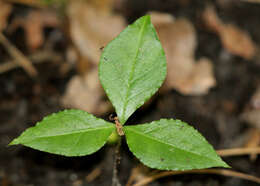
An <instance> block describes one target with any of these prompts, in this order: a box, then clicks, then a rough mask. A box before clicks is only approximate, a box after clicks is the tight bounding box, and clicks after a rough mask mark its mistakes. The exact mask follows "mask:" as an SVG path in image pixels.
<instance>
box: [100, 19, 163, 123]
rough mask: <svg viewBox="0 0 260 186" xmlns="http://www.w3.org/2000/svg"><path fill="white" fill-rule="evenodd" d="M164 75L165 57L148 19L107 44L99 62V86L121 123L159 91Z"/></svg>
mask: <svg viewBox="0 0 260 186" xmlns="http://www.w3.org/2000/svg"><path fill="white" fill-rule="evenodd" d="M165 76H166V58H165V54H164V51H163V48H162V46H161V43H160V41H159V39H158V37H157V34H156V31H155V29H154V27H153V25H152V24H151V20H150V16H144V17H141V18H140V19H138V20H137V21H136V22H135V23H133V24H132V25H130V26H128V27H127V28H126V29H125V30H124V31H123V32H121V33H120V34H119V36H118V37H116V38H115V39H114V40H113V41H112V42H110V43H109V44H108V45H107V46H106V47H105V49H104V51H103V53H102V56H101V59H100V63H99V78H100V81H101V84H102V86H103V87H104V89H105V92H106V94H107V95H108V97H109V99H110V101H111V102H112V104H113V106H114V107H115V110H116V113H117V115H118V117H119V121H120V123H121V124H124V123H125V122H126V120H127V119H128V118H129V117H130V115H131V114H132V113H133V112H134V111H135V110H136V109H137V108H139V107H140V106H141V105H143V104H144V102H145V101H146V100H147V99H149V98H150V97H151V96H152V95H153V94H154V93H155V92H156V91H157V90H158V88H159V87H160V86H161V84H162V82H163V80H164V79H165Z"/></svg>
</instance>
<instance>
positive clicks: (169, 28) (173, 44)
mask: <svg viewBox="0 0 260 186" xmlns="http://www.w3.org/2000/svg"><path fill="white" fill-rule="evenodd" d="M151 16H152V22H153V23H154V25H155V28H156V30H157V32H158V35H159V38H160V40H161V42H162V46H163V48H164V50H165V54H166V58H167V66H168V69H167V70H168V73H167V78H166V81H165V85H164V86H166V88H168V89H169V88H174V89H176V90H177V91H179V92H180V93H182V94H184V95H203V94H206V93H207V92H208V91H209V89H210V88H211V87H213V86H215V85H216V80H215V78H214V75H213V67H212V63H211V61H210V60H209V59H207V58H201V59H199V60H198V61H197V62H196V60H195V56H194V53H195V49H196V45H197V38H196V32H195V28H194V27H193V25H192V24H191V23H190V22H189V21H188V20H187V19H184V18H180V19H176V20H174V19H173V18H172V19H170V18H169V16H170V15H169V14H163V13H160V14H158V13H154V12H152V13H151Z"/></svg>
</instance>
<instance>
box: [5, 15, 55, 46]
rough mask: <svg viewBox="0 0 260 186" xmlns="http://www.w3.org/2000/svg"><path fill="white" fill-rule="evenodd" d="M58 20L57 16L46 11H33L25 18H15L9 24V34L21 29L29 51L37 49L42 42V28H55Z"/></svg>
mask: <svg viewBox="0 0 260 186" xmlns="http://www.w3.org/2000/svg"><path fill="white" fill-rule="evenodd" d="M58 25H59V19H58V17H57V15H56V14H55V13H54V12H52V11H48V10H33V11H30V12H29V13H28V15H26V16H25V17H17V18H15V19H14V21H13V22H12V23H11V25H10V28H9V32H14V31H15V30H16V29H17V28H18V27H22V28H23V29H24V30H25V34H26V43H27V46H28V47H29V48H30V49H31V50H35V49H37V48H39V47H40V46H41V45H42V44H43V42H44V28H45V27H57V26H58Z"/></svg>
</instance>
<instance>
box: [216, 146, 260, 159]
mask: <svg viewBox="0 0 260 186" xmlns="http://www.w3.org/2000/svg"><path fill="white" fill-rule="evenodd" d="M252 153H254V154H259V153H260V147H255V148H234V149H223V150H217V154H218V155H220V156H222V157H225V156H240V155H247V154H252Z"/></svg>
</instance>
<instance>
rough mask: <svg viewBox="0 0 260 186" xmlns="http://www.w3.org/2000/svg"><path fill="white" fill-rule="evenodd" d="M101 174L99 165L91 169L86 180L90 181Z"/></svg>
mask: <svg viewBox="0 0 260 186" xmlns="http://www.w3.org/2000/svg"><path fill="white" fill-rule="evenodd" d="M100 174H101V168H100V166H98V167H96V168H95V169H94V170H92V171H91V173H90V174H89V175H87V176H86V180H87V182H89V183H90V182H92V181H93V180H95V179H96V178H97V177H98V176H100Z"/></svg>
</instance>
